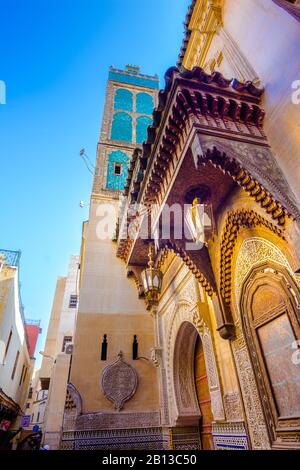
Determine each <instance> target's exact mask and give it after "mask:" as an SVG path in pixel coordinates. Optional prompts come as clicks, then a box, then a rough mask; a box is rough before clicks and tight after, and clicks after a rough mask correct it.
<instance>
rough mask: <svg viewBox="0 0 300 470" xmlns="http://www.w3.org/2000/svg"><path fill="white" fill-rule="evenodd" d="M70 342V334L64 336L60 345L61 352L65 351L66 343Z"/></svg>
mask: <svg viewBox="0 0 300 470" xmlns="http://www.w3.org/2000/svg"><path fill="white" fill-rule="evenodd" d="M67 343H72V336H64V339H63V345H62V352H65V348H66V344H67Z"/></svg>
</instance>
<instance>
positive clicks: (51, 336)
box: [39, 277, 66, 378]
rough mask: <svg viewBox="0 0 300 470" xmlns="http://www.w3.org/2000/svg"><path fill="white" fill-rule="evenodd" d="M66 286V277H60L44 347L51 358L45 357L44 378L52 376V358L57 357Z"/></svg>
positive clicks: (42, 366) (43, 362)
mask: <svg viewBox="0 0 300 470" xmlns="http://www.w3.org/2000/svg"><path fill="white" fill-rule="evenodd" d="M65 286H66V277H59V278H58V279H57V282H56V289H55V294H54V299H53V305H52V310H51V316H50V320H49V325H48V331H47V336H46V342H45V347H44V353H45V355H47V356H49V357H43V360H42V365H41V369H40V374H39V375H40V377H42V378H44V377H50V376H51V366H52V360H51V359H50V358H54V357H55V356H56V343H57V335H58V327H59V321H60V315H61V310H62V303H63V298H64V291H65Z"/></svg>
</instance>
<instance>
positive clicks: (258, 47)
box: [221, 0, 300, 200]
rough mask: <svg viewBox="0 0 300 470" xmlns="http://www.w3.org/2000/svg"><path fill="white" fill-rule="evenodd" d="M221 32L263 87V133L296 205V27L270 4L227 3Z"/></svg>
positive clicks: (299, 66)
mask: <svg viewBox="0 0 300 470" xmlns="http://www.w3.org/2000/svg"><path fill="white" fill-rule="evenodd" d="M224 27H225V28H226V30H227V31H228V32H229V33H230V35H231V36H232V38H233V39H234V40H235V42H236V43H237V44H238V46H239V48H240V50H241V51H242V53H243V54H244V56H245V57H246V58H247V59H248V61H249V62H250V64H251V65H252V67H253V68H254V70H255V72H256V73H257V75H258V77H259V78H260V80H261V82H262V85H263V86H264V87H265V94H264V105H265V110H266V120H265V131H266V134H267V136H268V139H269V141H270V143H271V146H272V149H273V151H274V153H275V156H276V158H277V160H278V162H279V164H280V166H281V168H282V169H283V171H284V173H285V176H286V177H287V179H288V181H289V183H290V185H291V187H292V189H293V191H294V192H295V194H296V196H297V197H298V200H300V185H299V181H300V165H299V159H300V104H298V105H297V104H293V102H292V92H293V90H292V83H293V82H294V81H295V80H300V53H299V51H300V23H299V21H297V20H296V19H295V18H293V16H292V15H290V14H289V13H288V12H286V11H285V10H284V9H282V8H280V7H279V6H278V5H276V4H275V3H274V2H272V0H242V1H241V0H226V2H225V9H224ZM224 65H225V64H224ZM227 67H228V64H226V72H227V73H228V69H227ZM221 69H222V67H221Z"/></svg>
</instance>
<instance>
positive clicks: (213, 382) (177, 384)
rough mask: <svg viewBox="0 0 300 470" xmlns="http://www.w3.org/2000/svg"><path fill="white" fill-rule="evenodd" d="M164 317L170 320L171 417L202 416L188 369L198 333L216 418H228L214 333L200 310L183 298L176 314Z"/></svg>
mask: <svg viewBox="0 0 300 470" xmlns="http://www.w3.org/2000/svg"><path fill="white" fill-rule="evenodd" d="M187 291H188V290H187ZM187 291H186V292H187ZM164 317H166V318H165V334H166V339H167V341H166V344H165V355H166V364H167V387H168V393H169V397H170V407H171V410H170V411H171V412H170V415H171V416H172V417H173V420H174V418H175V417H176V416H177V417H178V416H179V417H180V414H181V415H182V416H183V415H184V414H185V412H186V414H188V413H190V415H191V416H197V415H198V416H200V414H199V408H198V403H197V399H196V397H195V385H194V382H193V380H194V374H193V370H192V371H190V370H189V368H188V364H190V365H191V363H193V351H192V350H193V347H194V342H195V340H196V338H197V332H198V334H199V335H200V337H201V339H202V342H203V351H204V358H205V364H206V368H207V376H208V384H209V390H210V395H211V407H212V412H213V416H214V419H215V420H223V419H225V415H224V408H223V401H222V395H221V389H220V383H219V377H218V372H217V366H216V360H215V355H214V349H213V344H212V340H211V336H210V331H209V329H208V328H207V326H206V325H205V323H204V321H203V319H202V317H201V315H200V314H199V311H198V308H197V307H195V306H194V305H193V304H191V303H189V302H188V301H187V300H185V301H184V300H183V299H182V300H181V302H180V303H178V304H177V305H176V306H175V308H174V311H173V312H170V311H168V312H167V314H165V316H164ZM168 317H169V318H168ZM193 332H195V336H193ZM187 373H188V374H187ZM188 401H189V403H188ZM185 404H186V405H187V404H189V406H190V409H188V408H186V409H184V405H185ZM191 405H192V407H191Z"/></svg>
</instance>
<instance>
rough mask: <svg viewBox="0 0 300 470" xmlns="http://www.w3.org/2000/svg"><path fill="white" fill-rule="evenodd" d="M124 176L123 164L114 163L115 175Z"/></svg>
mask: <svg viewBox="0 0 300 470" xmlns="http://www.w3.org/2000/svg"><path fill="white" fill-rule="evenodd" d="M121 174H122V164H121V163H116V162H115V163H114V175H117V176H120V175H121Z"/></svg>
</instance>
